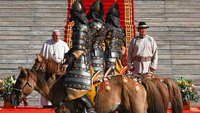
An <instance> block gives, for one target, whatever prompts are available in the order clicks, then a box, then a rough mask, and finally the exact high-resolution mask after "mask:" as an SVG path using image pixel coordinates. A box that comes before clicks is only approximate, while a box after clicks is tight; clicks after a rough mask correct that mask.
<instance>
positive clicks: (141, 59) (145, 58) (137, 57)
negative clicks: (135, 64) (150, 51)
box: [133, 56, 151, 62]
mask: <svg viewBox="0 0 200 113" xmlns="http://www.w3.org/2000/svg"><path fill="white" fill-rule="evenodd" d="M133 60H135V61H140V62H147V61H151V57H150V56H148V57H142V56H136V57H133Z"/></svg>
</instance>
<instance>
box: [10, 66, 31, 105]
mask: <svg viewBox="0 0 200 113" xmlns="http://www.w3.org/2000/svg"><path fill="white" fill-rule="evenodd" d="M19 69H20V74H19V76H18V78H17V81H16V83H15V85H14V86H13V89H12V91H11V104H12V105H16V106H18V105H19V104H20V102H21V101H22V99H23V98H21V96H22V95H23V96H24V97H26V96H28V95H29V94H31V93H32V91H33V89H34V88H35V80H34V77H33V75H32V74H31V73H30V71H29V70H28V69H27V68H22V67H19Z"/></svg>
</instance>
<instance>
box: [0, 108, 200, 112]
mask: <svg viewBox="0 0 200 113" xmlns="http://www.w3.org/2000/svg"><path fill="white" fill-rule="evenodd" d="M0 113H55V111H54V110H53V109H52V108H38V107H17V108H12V109H0ZM168 113H172V111H171V109H169V112H168ZM183 113H200V108H199V107H193V108H192V111H190V110H184V112H183Z"/></svg>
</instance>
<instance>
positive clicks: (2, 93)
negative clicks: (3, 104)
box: [0, 75, 16, 101]
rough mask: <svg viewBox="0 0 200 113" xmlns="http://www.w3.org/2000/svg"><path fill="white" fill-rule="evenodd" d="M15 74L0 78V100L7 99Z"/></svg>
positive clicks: (14, 80) (8, 98)
mask: <svg viewBox="0 0 200 113" xmlns="http://www.w3.org/2000/svg"><path fill="white" fill-rule="evenodd" d="M15 82H16V79H15V75H13V76H8V77H7V78H5V79H2V80H1V79H0V100H4V101H9V100H10V94H11V91H12V87H13V85H14V84H15Z"/></svg>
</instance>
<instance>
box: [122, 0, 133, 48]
mask: <svg viewBox="0 0 200 113" xmlns="http://www.w3.org/2000/svg"><path fill="white" fill-rule="evenodd" d="M132 6H133V2H132V0H124V10H125V26H126V47H127V48H128V47H129V43H130V41H131V39H132V37H133V34H134V29H133V20H132V18H133V15H132V14H133V7H132Z"/></svg>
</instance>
